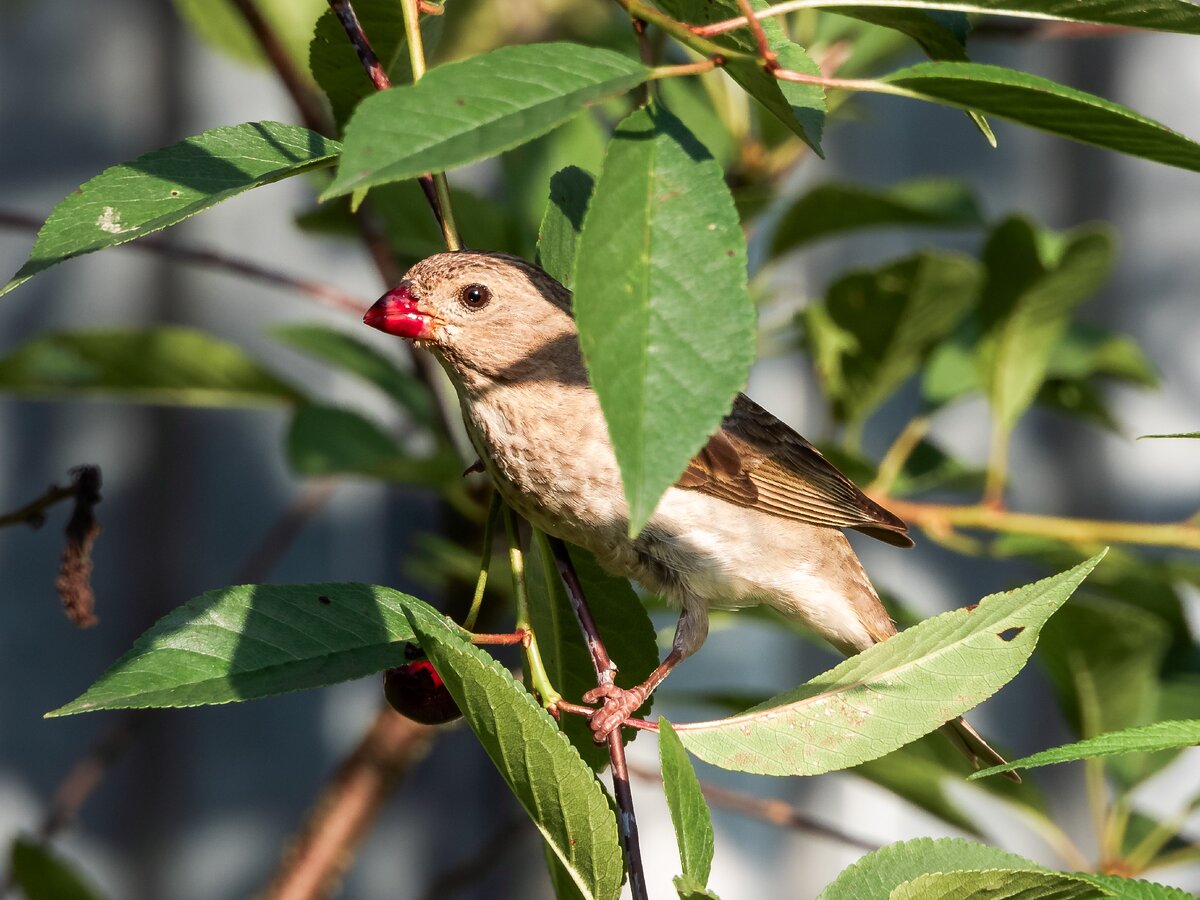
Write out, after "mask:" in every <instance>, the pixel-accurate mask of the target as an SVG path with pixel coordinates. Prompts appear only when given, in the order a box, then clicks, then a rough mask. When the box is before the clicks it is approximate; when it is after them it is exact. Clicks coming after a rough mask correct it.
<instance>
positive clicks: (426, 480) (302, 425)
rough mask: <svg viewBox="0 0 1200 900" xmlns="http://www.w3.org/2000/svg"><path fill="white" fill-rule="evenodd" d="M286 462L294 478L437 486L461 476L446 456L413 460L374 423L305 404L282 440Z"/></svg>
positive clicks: (342, 411)
mask: <svg viewBox="0 0 1200 900" xmlns="http://www.w3.org/2000/svg"><path fill="white" fill-rule="evenodd" d="M287 458H288V463H289V464H290V465H291V467H292V469H293V470H295V471H296V472H297V473H298V474H300V475H309V476H316V475H361V476H363V477H366V478H381V479H384V480H386V481H395V482H399V483H402V484H424V485H430V486H434V487H436V486H441V485H446V484H447V483H453V482H456V481H457V479H458V476H459V475H460V474H461V472H460V471H459V470H460V468H461V467H460V465H459V462H458V458H457V457H455V456H452V455H451V454H449V453H439V454H437V455H434V456H413V455H412V454H411V453H407V452H405V451H404V450H402V449H401V448H400V446H399V445H398V444H397V443H396V442H395V441H394V440H393V439H392V438H391V437H390V436H389V435H387V434H386V433H384V431H383V430H382V429H380V428H379V426H378V425H376V424H375V423H374V422H372V421H371V420H369V419H366V418H363V417H362V416H361V415H359V414H358V413H356V412H351V411H350V410H348V409H337V408H335V407H330V406H317V405H315V404H305V405H304V406H301V407H300V408H299V409H298V410H296V415H295V416H294V417H293V418H292V424H291V427H290V428H289V429H288V435H287Z"/></svg>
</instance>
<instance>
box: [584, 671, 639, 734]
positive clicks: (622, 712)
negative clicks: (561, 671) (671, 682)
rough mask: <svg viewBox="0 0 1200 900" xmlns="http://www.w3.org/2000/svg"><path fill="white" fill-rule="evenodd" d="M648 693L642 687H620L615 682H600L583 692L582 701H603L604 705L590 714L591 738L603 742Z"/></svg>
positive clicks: (623, 722)
mask: <svg viewBox="0 0 1200 900" xmlns="http://www.w3.org/2000/svg"><path fill="white" fill-rule="evenodd" d="M649 694H650V692H649V691H647V690H646V689H645V688H644V687H635V688H620V687H617V686H616V685H615V684H602V685H600V687H598V688H594V689H592V690H590V691H588V692H587V693H586V694H584V695H583V702H584V703H599V702H600V701H601V700H603V701H604V705H603V706H601V707H600V708H599V709H598V710H596V711H595V712H594V713H593V714H592V718H591V725H592V740H594V741H595V742H596V743H597V744H603V743H605V742H606V741H607V740H608V736H609V735H610V734H612V733H613V732H614V731H616V730H617V729H618V728H620V727H621V726H622V725H624V724H625V721H626V720H627V719H628V718H629V717H630V716H632V715H633V714H634V712H636V711H637V709H638V707H640V706H641V705H642V704H643V703H645V702H646V697H647V696H649Z"/></svg>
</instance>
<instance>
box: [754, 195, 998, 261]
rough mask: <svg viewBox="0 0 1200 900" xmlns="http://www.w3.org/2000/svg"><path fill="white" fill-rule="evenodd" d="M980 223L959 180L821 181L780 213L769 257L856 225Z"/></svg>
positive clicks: (976, 207)
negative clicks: (880, 186) (875, 184)
mask: <svg viewBox="0 0 1200 900" xmlns="http://www.w3.org/2000/svg"><path fill="white" fill-rule="evenodd" d="M982 224H983V214H982V212H980V209H979V204H978V201H977V200H976V199H975V195H974V194H973V193H972V192H971V190H970V189H969V188H968V187H967V186H966V185H965V184H963V183H962V182H961V181H955V180H952V179H945V178H929V179H918V180H915V181H905V182H901V183H900V184H896V185H893V186H892V187H890V188H886V189H884V190H876V189H874V188H871V187H868V186H865V185H858V184H837V183H831V184H822V185H819V186H818V187H815V188H813V189H812V190H811V191H809V192H808V193H807V194H805V195H804V196H803V197H800V198H799V199H798V200H796V201H795V202H794V203H792V204H791V205H790V206H789V207H788V208H787V210H786V211H785V212H784V213H783V215H782V216H781V217H780V220H779V224H778V225H777V226H776V228H775V234H774V237H773V239H772V241H771V255H772V256H778V255H780V254H782V253H786V252H787V251H789V250H792V249H795V248H796V247H799V246H801V245H803V244H806V243H808V242H810V241H815V240H819V239H821V238H825V237H830V236H833V235H837V234H843V233H845V232H847V231H854V230H857V229H860V228H880V227H884V226H921V227H928V228H978V227H979V226H981V225H982Z"/></svg>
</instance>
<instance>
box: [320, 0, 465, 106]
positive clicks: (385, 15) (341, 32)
mask: <svg viewBox="0 0 1200 900" xmlns="http://www.w3.org/2000/svg"><path fill="white" fill-rule="evenodd" d="M354 13H355V15H356V16H357V17H358V21H359V23H360V24H361V25H362V29H363V33H364V34H366V35H367V36H368V37H369V38H370V39H371V49H373V50H374V51H375V55H376V56H377V57H378V58H379V61H380V63H381V64H382V66H383V70H384V71H385V72H386V73H387V75H388V80H389V81H390V82H391V83H392V84H394V85H399V84H408V83H409V82H411V81H412V67H411V66H410V65H409V59H408V41H407V40H405V35H404V11H403V8H402V6H401V5H400V4H399V3H396V2H395V0H355V3H354ZM443 21H444V16H421V38H422V41H421V42H422V44H423V45H424V48H425V53H426V55H431V54H432V52H433V49H434V47H436V46H437V42H438V38H439V37H440V36H441V32H442V23H443ZM310 33H311V34H312V42H311V43H310V44H309V45H308V67H309V69H310V70H311V71H312V74H313V77H314V78H315V79H316V81H317V84H318V85H320V86H321V90H323V91H324V92H325V96H326V97H328V98H329V105H330V107H331V109H332V110H333V118H334V121H335V122H337V124H338V127H339V128H341V127H343V126H345V124H346V121H347V120H348V119H349V118H350V114H351V113H353V112H354V108H355V107H356V106H357V105H358V104H359V102H361V101H362V99H363V98H364V97H369V96H370V95H371V94H373V93H374V92H375V85H374V84H373V83H372V82H371V79H370V78H369V77H368V76H367V73H366V72H365V71H364V70H363V65H362V62H361V61H360V60H359V58H358V53H357V52H356V51H355V49H354V46H353V45H352V44H351V43H350V41H349V39H348V38H347V37H346V29H345V28H343V27H342V23H341V21H340V20H339V19H338V17H337V14H336V13H335V12H334V11H333V10H332V9H329V8H326V9H325V12H324V13H322V14H321V17H320V18H319V19H318V20H317V24H316V30H315V31H313V32H310Z"/></svg>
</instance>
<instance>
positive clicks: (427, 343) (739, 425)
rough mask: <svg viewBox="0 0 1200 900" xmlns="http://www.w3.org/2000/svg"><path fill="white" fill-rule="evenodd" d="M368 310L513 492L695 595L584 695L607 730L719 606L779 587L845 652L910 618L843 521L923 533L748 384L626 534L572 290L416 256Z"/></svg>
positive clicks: (549, 523)
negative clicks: (624, 680) (665, 639)
mask: <svg viewBox="0 0 1200 900" xmlns="http://www.w3.org/2000/svg"><path fill="white" fill-rule="evenodd" d="M364 321H365V322H366V323H367V324H368V325H371V326H372V327H374V328H378V329H380V330H381V331H385V332H387V333H388V334H394V335H399V336H401V337H405V338H410V339H412V340H414V341H416V343H417V345H418V346H422V347H426V348H428V349H430V350H432V351H433V352H434V353H435V354H436V356H437V357H438V359H439V360H440V361H441V363H442V365H443V366H444V367H445V369H446V371H447V372H448V373H449V375H450V379H451V381H452V382H453V383H454V386H455V388H456V390H457V391H458V395H459V399H460V400H461V401H462V410H463V418H464V420H465V421H466V426H467V431H468V433H469V434H470V437H471V442H472V443H473V444H474V446H475V449H476V451H477V452H478V453H479V456H480V459H481V460H482V462H483V465H484V466H485V467H486V469H487V471H488V473H489V474H490V475H491V477H492V479H493V481H494V482H495V484H496V487H497V489H498V490H499V491H500V494H501V496H502V497H503V498H504V501H505V502H506V503H507V504H509V506H511V507H512V508H513V509H515V510H516V511H517V512H519V513H520V514H521V515H523V516H524V517H525V518H527V519H528V520H529V521H530V522H532V523H533V524H534V525H535V526H536V527H538V528H540V529H541V530H542V531H544V532H546V533H547V534H551V535H554V536H556V537H559V538H562V539H563V540H565V541H568V542H570V543H572V544H576V545H578V546H580V547H584V548H586V549H588V550H589V551H591V552H592V553H593V554H594V555H595V556H596V558H597V559H598V560H599V562H600V564H601V565H602V566H604V568H606V569H607V570H608V571H610V572H612V573H614V574H617V575H622V576H624V577H627V578H631V579H633V580H635V581H637V582H638V583H640V584H641V585H642V586H643V587H645V588H646V589H647V590H649V591H652V592H654V593H656V594H658V595H659V596H662V597H663V598H665V599H667V600H668V601H670V602H672V603H674V604H675V605H677V606H678V607H680V608H681V610H682V612H681V613H680V616H679V624H678V626H677V627H676V630H675V639H674V642H673V644H672V646H671V651H670V653H669V654H668V655H667V657H666V659H665V660H664V661H663V663H662V664H661V665H660V666H659V667H658V668H657V669H656V670H655V671H654V672H653V673H652V674H651V676H650V677H649V678H648V679H647V680H646V681H645V683H643V684H642V685H640V686H638V687H636V688H633V689H630V690H626V689H622V688H618V687H615V686H607V687H603V688H597V689H596V690H594V691H592V692H590V693H589V694H587V695H585V697H584V699H585V701H587V702H598V701H600V700H603V701H604V705H603V707H602V708H601V709H599V710H598V711H597V712H596V713H595V714H594V715H593V716H592V728H593V731H594V733H595V735H596V739H597V740H603V739H604V738H605V737H607V735H608V734H609V733H611V732H612V731H613V730H614V729H616V728H618V727H619V726H620V724H621V723H622V722H623V721H625V719H627V718H628V717H629V715H630V714H632V712H633V711H634V710H636V709H637V708H638V707H639V706H641V705H642V703H643V702H645V699H646V697H647V696H648V695H649V694H650V692H651V691H653V690H654V689H655V688H656V687H657V686H658V685H659V684H660V683H661V682H662V680H663V679H664V678H666V676H667V675H668V673H670V671H671V669H673V668H674V667H675V666H676V665H677V664H678V663H679V662H680V661H681V660H683V659H685V658H686V657H687V656H689V655H691V654H692V653H693V652H695V651H696V650H697V649H698V648H699V647H700V645H701V644H703V643H704V639H705V638H706V637H707V635H708V610H709V608H710V607H716V608H719V609H736V608H740V607H746V606H754V605H757V604H761V603H765V604H768V605H769V606H771V607H773V608H775V609H776V610H778V611H779V612H780V613H782V614H783V615H785V616H787V617H788V618H790V619H794V620H796V621H799V622H803V623H804V624H805V625H807V626H808V627H810V628H811V629H812V630H814V631H815V632H817V634H819V635H821V636H822V637H823V638H825V639H826V640H827V641H829V643H831V644H832V645H833V646H834V647H836V648H837V649H838V650H840V651H841V652H842V653H845V654H846V655H852V654H855V653H858V652H860V651H862V650H865V649H867V648H868V647H870V646H872V645H873V644H876V643H878V642H880V641H884V640H887V639H888V638H889V637H891V636H892V635H894V634H895V633H896V627H895V625H894V624H893V622H892V620H891V618H889V616H888V614H887V612H886V611H885V610H884V608H883V605H882V604H881V603H880V602H879V597H878V595H877V594H876V593H875V590H874V588H873V587H872V586H871V582H870V581H869V580H868V578H867V575H866V573H865V572H864V571H863V568H862V565H861V564H860V563H859V561H858V557H857V556H855V554H854V551H853V550H852V549H851V547H850V543H849V542H848V541H847V540H846V536H845V535H844V534H843V533H842V531H841V529H843V528H854V529H857V530H858V531H862V532H865V533H866V534H869V535H872V536H873V537H877V538H879V539H880V540H883V541H886V542H887V543H889V544H894V545H896V546H900V547H910V546H912V543H913V542H912V540H911V539H910V538H909V537H908V534H907V531H908V529H907V528H906V527H905V525H904V522H902V521H901V520H900V519H899V518H897V517H896V516H894V515H892V514H891V513H890V512H888V511H887V510H886V509H884V508H883V507H881V506H879V504H877V503H875V502H874V501H873V500H871V499H870V498H868V497H867V496H865V495H864V494H863V493H862V491H860V490H859V489H858V488H857V487H856V486H855V485H854V484H853V483H852V482H851V481H850V480H849V479H848V478H846V476H845V475H843V474H842V473H841V472H840V471H838V470H837V469H836V468H835V467H834V466H833V465H832V464H831V463H830V462H828V461H827V460H826V459H825V458H824V457H823V456H822V455H821V454H820V453H819V452H818V451H817V449H816V448H815V447H813V445H812V444H810V443H809V442H808V441H806V440H805V439H804V438H802V437H801V436H800V435H798V434H796V433H795V432H794V431H792V429H790V428H789V427H788V426H787V425H785V424H784V423H783V422H781V421H780V420H779V419H777V418H775V417H774V416H773V415H771V414H770V413H768V412H767V411H766V410H764V409H762V408H761V407H760V406H758V405H757V404H756V403H754V401H752V400H750V399H749V398H748V397H745V396H743V395H740V394H739V395H738V397H737V398H736V400H735V401H734V405H733V411H732V412H731V413H730V414H729V415H728V416H727V417H726V418H725V420H724V422H723V423H722V426H721V430H720V431H718V432H717V433H716V434H715V435H713V437H712V439H711V440H709V442H708V444H707V445H706V446H705V447H704V448H703V449H702V450H701V451H700V453H699V454H698V455H697V456H696V458H695V459H693V460H692V461H691V463H690V464H689V465H688V467H687V470H686V471H685V472H684V473H683V476H682V477H681V478H680V479H679V481H678V482H677V483H676V484H675V486H674V487H672V488H670V489H668V490H667V492H666V494H665V495H664V496H663V498H662V500H661V501H660V502H659V504H658V507H657V508H656V510H655V512H654V514H653V515H652V516H651V518H650V520H649V522H648V523H647V524H646V526H645V527H644V528H643V529H642V531H641V533H640V534H639V535H638V536H637V537H636V538H632V539H631V538H630V537H629V533H628V526H629V520H628V508H627V506H626V502H625V494H624V491H623V489H622V485H621V475H620V470H619V468H618V466H617V460H616V457H615V456H614V455H613V448H612V444H611V443H610V441H609V437H608V427H607V425H606V424H605V421H604V416H603V414H602V413H601V410H600V403H599V400H598V399H597V397H596V394H595V392H594V391H593V390H592V388H591V386H590V385H589V384H588V379H587V372H586V370H585V368H584V363H583V357H582V355H581V352H580V349H579V341H578V335H577V332H576V329H575V322H574V320H573V319H572V317H571V292H570V291H568V290H567V289H566V288H565V287H563V286H562V285H561V284H559V283H558V282H557V281H555V280H554V279H553V278H551V277H550V276H549V275H547V274H546V273H545V272H543V271H542V270H541V269H539V268H537V267H536V266H534V265H531V264H529V263H527V262H525V261H523V260H520V259H517V258H515V257H512V256H508V255H506V254H501V253H480V252H472V251H459V252H455V253H440V254H437V255H436V256H431V257H429V258H428V259H426V260H423V261H422V262H420V263H417V265H415V266H413V267H412V268H411V269H410V270H409V271H408V274H407V275H405V277H404V280H403V281H401V282H400V284H399V285H397V286H396V287H395V288H394V289H393V290H391V291H389V292H388V293H387V294H385V295H384V296H383V297H381V298H380V299H379V300H378V301H377V302H376V303H375V305H374V306H372V307H371V309H370V310H369V311H368V312H367V314H366V316H364ZM943 730H945V731H946V732H947V733H948V734H949V735H950V736H951V737H952V738H953V739H954V741H955V744H956V745H957V746H958V747H959V748H960V749H961V750H963V752H965V753H966V754H967V756H968V757H969V758H970V759H971V760H972V761H973V762H974V763H975V764H976V765H979V763H980V762H981V761H983V762H986V763H987V764H989V765H992V764H999V763H1001V762H1003V759H1002V758H1001V757H1000V756H999V754H997V753H996V752H995V751H994V750H992V749H991V748H990V747H989V746H988V745H987V744H986V743H985V742H984V741H983V739H982V738H981V737H980V736H979V735H978V734H977V733H976V732H975V731H974V729H972V728H971V727H970V726H969V725H968V724H967V723H966V722H964V721H963V720H962V719H958V720H956V721H954V722H951V723H949V724H948V725H946V726H944V729H943Z"/></svg>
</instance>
